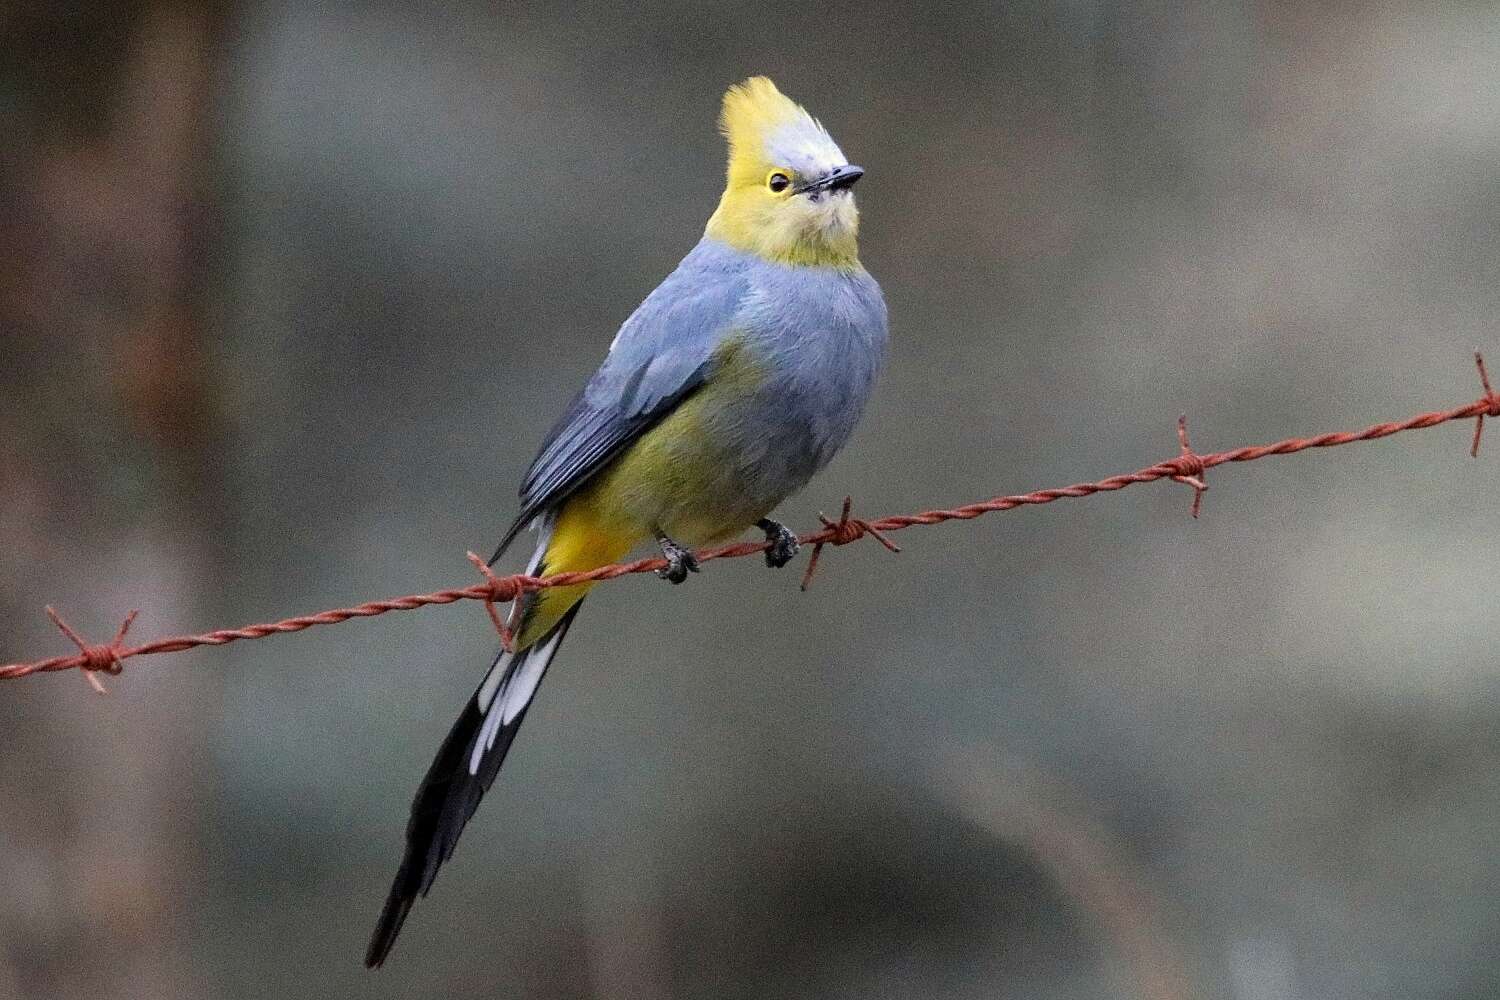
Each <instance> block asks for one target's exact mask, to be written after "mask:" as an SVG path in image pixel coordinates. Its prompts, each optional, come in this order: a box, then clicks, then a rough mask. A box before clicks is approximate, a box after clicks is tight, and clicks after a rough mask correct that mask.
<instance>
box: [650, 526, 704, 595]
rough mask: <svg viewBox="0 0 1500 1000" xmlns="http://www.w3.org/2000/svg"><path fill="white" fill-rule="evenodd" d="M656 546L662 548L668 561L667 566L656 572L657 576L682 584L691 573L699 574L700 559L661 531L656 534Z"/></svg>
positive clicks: (662, 552)
mask: <svg viewBox="0 0 1500 1000" xmlns="http://www.w3.org/2000/svg"><path fill="white" fill-rule="evenodd" d="M656 544H658V545H660V546H661V554H662V555H663V556H665V557H666V560H667V565H666V566H665V567H664V568H662V569H659V570H657V571H656V575H657V576H659V577H661V578H662V579H663V580H671V581H672V582H673V583H681V582H682V581H683V580H686V579H687V576H688V574H689V573H696V572H698V557H697V556H695V555H693V554H692V553H691V552H689V551H688V550H687V549H685V548H683V547H682V546H681V545H678V544H677V543H676V542H674V541H672V539H670V538H668V537H667V536H666V535H664V534H662V533H661V532H660V531H658V532H657V533H656Z"/></svg>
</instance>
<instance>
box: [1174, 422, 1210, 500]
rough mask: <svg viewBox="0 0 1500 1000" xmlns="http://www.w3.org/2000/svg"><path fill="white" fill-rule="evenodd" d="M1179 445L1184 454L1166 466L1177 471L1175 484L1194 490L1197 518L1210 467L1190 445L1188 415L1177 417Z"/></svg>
mask: <svg viewBox="0 0 1500 1000" xmlns="http://www.w3.org/2000/svg"><path fill="white" fill-rule="evenodd" d="M1177 444H1178V445H1179V446H1180V447H1181V448H1182V453H1181V454H1180V455H1178V456H1177V457H1176V458H1174V459H1172V460H1171V461H1170V462H1167V463H1165V464H1166V465H1168V466H1170V467H1171V468H1173V469H1175V470H1176V471H1175V472H1174V473H1173V474H1172V480H1173V482H1178V483H1185V484H1186V485H1188V486H1191V487H1192V488H1193V516H1194V517H1197V516H1198V511H1199V510H1201V509H1202V507H1203V494H1204V493H1206V492H1208V483H1206V482H1204V481H1203V475H1204V473H1205V472H1207V471H1208V466H1207V465H1205V464H1203V458H1202V456H1200V455H1199V454H1198V453H1197V452H1195V451H1193V446H1192V445H1190V444H1188V431H1187V414H1186V413H1183V414H1180V415H1179V416H1178V417H1177Z"/></svg>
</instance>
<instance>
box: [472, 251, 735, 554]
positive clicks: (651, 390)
mask: <svg viewBox="0 0 1500 1000" xmlns="http://www.w3.org/2000/svg"><path fill="white" fill-rule="evenodd" d="M744 290H745V279H744V275H743V272H742V270H741V269H740V268H738V267H735V266H733V261H732V260H727V259H724V257H723V254H722V253H721V252H720V251H719V250H718V249H716V248H714V247H713V246H712V245H706V244H699V246H698V247H697V248H696V249H694V251H693V252H692V253H690V254H688V256H687V257H686V258H684V259H683V261H682V263H681V264H679V265H678V266H677V270H675V271H673V272H672V274H671V275H669V276H668V277H667V279H666V280H665V281H663V282H662V283H661V285H659V286H658V287H657V289H656V290H655V291H654V292H652V293H651V294H650V295H649V296H648V297H647V298H646V301H645V302H642V303H641V305H640V307H639V308H638V309H636V311H635V312H634V313H633V314H632V315H631V317H630V318H629V319H627V320H626V321H625V324H624V325H623V326H621V327H620V332H619V334H618V335H617V336H616V337H615V341H614V343H613V344H611V345H610V350H609V355H608V357H606V358H605V359H604V364H603V365H601V366H600V368H599V370H598V371H597V372H595V373H594V377H593V378H591V379H589V381H588V384H587V385H586V386H584V388H583V391H582V392H580V393H579V394H578V395H577V396H576V397H575V398H574V399H573V402H572V403H571V404H570V405H569V406H568V408H567V410H566V411H564V413H563V415H562V418H561V419H560V420H558V422H557V424H556V425H555V426H554V427H553V428H552V431H551V433H549V434H548V435H547V439H546V440H545V441H544V442H543V443H542V447H541V450H540V451H539V452H538V453H537V456H536V458H535V459H533V460H532V463H531V468H530V469H528V470H527V472H526V478H525V480H524V481H523V482H522V484H521V511H520V513H519V514H517V515H516V519H515V521H514V522H512V523H511V526H510V528H509V529H508V530H507V531H506V532H505V537H504V538H502V539H501V540H500V544H499V546H498V547H497V548H496V549H495V554H494V555H493V556H492V557H491V558H490V562H491V564H493V563H494V562H495V560H497V559H499V558H500V556H501V555H502V554H503V553H504V552H505V550H506V548H508V547H509V546H510V543H511V542H513V541H514V540H515V538H516V536H517V535H518V534H520V533H521V531H522V529H524V528H525V527H526V526H527V525H528V524H530V523H531V522H532V521H533V520H534V519H535V518H536V517H537V516H538V515H540V514H542V513H544V512H546V511H547V510H549V509H551V508H552V507H555V506H556V505H557V504H558V503H560V502H561V501H563V500H564V499H566V498H567V497H568V496H569V495H570V494H571V493H573V491H575V490H576V489H578V488H579V487H580V486H582V485H583V484H584V483H585V482H586V481H587V480H588V479H589V478H590V477H591V476H593V475H594V473H596V472H598V471H599V470H600V469H602V468H603V467H604V466H605V465H607V464H609V461H610V460H611V459H612V458H614V457H615V456H616V455H618V454H619V453H620V452H621V451H623V450H624V449H625V448H626V447H628V446H629V445H630V444H631V443H632V442H633V441H635V440H636V438H638V437H640V436H641V435H642V434H644V433H645V432H646V431H647V430H649V429H650V428H651V427H652V426H654V425H655V424H656V422H657V421H659V420H661V419H662V418H663V417H665V416H666V415H667V414H668V413H670V412H672V409H673V408H674V407H676V405H677V404H678V403H679V402H681V401H682V399H683V398H685V397H686V396H688V395H689V394H691V393H692V392H693V390H695V389H697V388H698V387H699V386H701V385H702V384H703V383H704V382H705V381H707V380H708V379H709V377H710V376H711V374H712V369H713V365H714V352H715V351H716V350H717V348H718V346H719V344H720V343H722V342H723V340H724V338H725V336H726V335H727V334H728V333H729V332H730V331H731V330H732V329H733V324H734V318H735V313H736V311H737V309H738V306H739V302H740V300H741V298H742V297H743V295H744Z"/></svg>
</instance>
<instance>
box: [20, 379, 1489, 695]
mask: <svg viewBox="0 0 1500 1000" xmlns="http://www.w3.org/2000/svg"><path fill="white" fill-rule="evenodd" d="M1474 363H1475V365H1476V366H1477V367H1478V369H1479V381H1480V384H1481V385H1482V386H1483V387H1484V395H1483V396H1482V397H1480V398H1479V399H1477V400H1475V401H1474V402H1471V403H1466V404H1464V405H1462V406H1457V407H1454V408H1452V409H1449V410H1434V411H1432V412H1428V413H1418V414H1417V415H1416V416H1413V417H1408V418H1407V419H1405V420H1402V421H1390V422H1386V423H1379V424H1372V425H1370V426H1369V427H1365V428H1363V429H1361V430H1356V431H1337V432H1332V433H1327V434H1318V435H1316V436H1314V437H1293V438H1286V439H1285V440H1282V441H1274V442H1272V443H1270V444H1261V445H1247V446H1245V447H1242V448H1233V449H1231V450H1229V451H1216V452H1212V453H1210V454H1207V455H1200V454H1198V453H1196V452H1195V451H1193V449H1192V446H1191V445H1190V444H1189V443H1188V434H1187V418H1186V417H1185V416H1184V417H1180V418H1178V421H1177V441H1178V445H1179V447H1180V449H1181V453H1180V454H1179V455H1178V456H1177V457H1176V458H1173V459H1170V460H1168V461H1165V462H1158V463H1157V464H1155V465H1150V466H1147V467H1146V468H1144V469H1137V470H1136V471H1135V472H1126V473H1120V474H1117V475H1113V476H1107V477H1105V478H1104V479H1100V480H1097V481H1095V482H1091V483H1074V484H1073V485H1071V486H1055V487H1051V488H1050V489H1041V490H1035V491H1033V492H1031V493H1018V494H1009V495H1004V496H994V497H990V498H989V499H988V500H979V501H975V502H974V503H968V504H964V505H962V506H960V507H951V508H943V509H936V510H925V511H921V512H919V513H916V514H892V515H889V516H887V517H882V518H880V519H878V520H875V521H866V520H864V519H863V518H857V517H853V516H851V514H850V510H851V508H852V506H853V503H852V501H851V500H850V498H848V497H845V498H844V508H843V512H842V514H841V515H840V517H839V520H838V521H831V520H830V519H829V518H827V517H824V516H823V515H821V514H819V515H818V516H819V518H820V519H821V520H822V522H823V528H822V530H820V531H817V532H814V533H812V534H809V535H802V536H800V537H799V540H800V541H801V542H802V543H803V544H805V545H812V546H813V552H812V556H811V557H810V558H809V559H808V564H807V572H806V573H805V574H804V575H803V578H802V587H803V589H804V590H805V589H807V587H808V585H809V584H810V583H811V581H812V577H813V573H814V572H815V571H816V569H817V565H818V560H819V557H820V556H821V554H822V550H823V546H824V545H848V544H849V543H850V542H854V541H858V540H859V539H861V538H863V537H865V536H866V535H870V536H872V537H874V538H875V539H876V540H877V541H878V542H880V544H882V545H884V546H885V547H886V548H887V549H890V550H891V551H892V552H899V551H900V549H898V548H897V547H896V545H895V544H894V543H892V542H891V540H890V539H889V538H887V537H886V535H885V533H886V532H891V531H900V530H901V529H903V528H914V527H916V526H918V525H933V524H943V523H945V522H948V521H969V520H973V519H974V518H976V517H981V516H983V515H985V514H993V513H997V512H999V511H1003V510H1015V509H1016V508H1018V507H1029V506H1038V505H1041V504H1049V503H1055V502H1056V501H1058V500H1067V499H1075V498H1080V497H1089V496H1094V495H1095V494H1098V493H1111V492H1114V491H1115V490H1123V489H1125V488H1126V487H1127V486H1136V485H1139V484H1141V483H1153V482H1156V481H1157V480H1159V479H1172V480H1175V481H1176V482H1179V483H1184V484H1186V485H1188V486H1191V487H1192V488H1193V491H1194V496H1193V516H1194V517H1197V516H1198V512H1199V507H1200V505H1201V503H1202V498H1203V492H1204V491H1205V490H1207V489H1208V484H1207V483H1206V482H1204V473H1205V472H1206V471H1207V470H1209V469H1212V468H1214V467H1216V466H1220V465H1227V464H1229V463H1230V462H1254V461H1258V460H1259V459H1262V458H1270V457H1271V456H1272V455H1295V454H1297V453H1299V452H1303V451H1310V450H1313V449H1321V448H1334V447H1338V446H1340V445H1346V444H1354V443H1356V442H1359V441H1377V440H1380V439H1381V438H1386V437H1390V436H1391V435H1392V434H1400V433H1403V432H1405V431H1415V430H1422V429H1425V428H1428V427H1436V426H1438V425H1439V424H1446V423H1449V422H1451V421H1455V420H1473V421H1474V422H1475V423H1474V440H1473V443H1472V444H1471V445H1470V448H1469V453H1470V454H1471V455H1474V456H1478V454H1479V441H1480V435H1481V433H1482V431H1483V428H1484V418H1485V417H1487V416H1488V417H1497V418H1500V394H1497V393H1496V392H1495V390H1494V389H1493V387H1492V386H1491V384H1490V376H1489V372H1488V371H1487V370H1486V369H1485V365H1484V358H1483V357H1482V356H1481V355H1480V353H1479V352H1478V351H1476V352H1475V353H1474ZM768 545H769V543H768V542H763V541H757V542H749V541H746V542H736V543H733V544H729V545H721V546H719V547H718V548H712V549H703V550H700V551H698V552H696V553H695V555H697V557H698V558H699V560H700V561H706V560H709V559H732V558H739V557H743V556H748V555H754V554H757V553H761V552H764V551H766V548H767V546H768ZM469 559H470V561H471V562H473V563H474V564H475V565H476V567H478V569H479V571H480V573H481V574H482V575H483V577H484V579H483V581H482V582H480V583H477V584H473V585H471V586H467V587H455V588H451V589H448V590H437V591H433V592H432V593H427V594H409V595H407V596H405V597H392V598H387V599H385V600H376V601H366V602H365V603H363V604H356V605H354V606H353V607H348V608H334V609H332V610H329V611H318V612H314V613H312V614H305V615H297V616H296V617H293V618H284V619H282V620H281V621H277V622H268V623H266V624H263V625H245V626H242V627H240V628H225V629H216V630H215V631H212V632H202V633H199V634H196V635H174V636H168V637H166V638H163V639H156V640H153V641H152V642H148V643H146V644H145V645H142V646H135V647H132V648H128V649H127V648H125V646H124V641H125V634H126V633H127V632H128V631H129V629H130V623H131V622H132V621H134V620H135V615H136V613H135V612H134V611H132V612H131V613H130V615H129V616H128V617H127V618H126V619H125V621H124V623H123V624H121V626H120V629H119V631H118V632H117V633H116V634H115V639H114V641H113V642H111V643H110V644H109V645H107V646H90V645H89V644H88V643H86V642H84V641H83V639H82V637H80V636H79V635H78V634H77V633H76V632H74V631H73V630H72V629H71V628H69V627H68V625H67V624H66V623H65V622H64V621H63V620H62V618H61V617H60V616H59V615H58V614H57V612H56V611H54V610H53V609H52V608H50V607H49V608H48V609H47V614H48V615H49V616H50V617H51V618H52V620H53V622H55V623H56V624H57V627H58V628H59V629H61V630H62V632H63V633H64V634H65V635H66V636H67V637H68V638H69V639H71V640H72V641H73V643H74V645H76V646H77V647H78V652H77V653H75V654H73V655H71V656H54V657H52V658H50V659H46V660H34V661H32V662H29V663H8V664H4V665H0V680H9V679H13V678H16V677H27V676H30V675H31V674H40V673H49V672H52V671H57V670H78V669H81V670H83V671H84V673H85V676H87V677H88V679H89V683H90V684H92V685H93V687H94V689H95V690H96V691H102V690H103V685H102V684H100V683H99V681H98V678H97V676H96V675H97V674H99V673H110V674H118V673H119V672H120V670H121V669H122V668H123V661H124V660H126V659H128V658H130V657H132V656H150V655H154V654H156V653H180V652H183V651H185V650H189V649H195V648H197V647H199V646H224V645H228V644H229V643H231V642H238V641H240V640H241V639H262V638H265V637H266V636H271V635H284V634H286V633H288V632H301V631H303V630H304V629H309V628H313V627H315V626H319V625H336V624H338V623H339V622H346V621H348V620H350V619H351V618H372V617H374V616H376V615H383V614H388V613H389V612H392V611H411V610H414V609H416V608H424V607H428V606H429V605H433V604H453V603H455V602H457V601H483V602H484V603H485V606H486V612H487V613H488V614H489V617H490V621H491V622H492V623H493V624H494V626H495V629H496V631H497V632H499V634H500V639H501V642H503V643H507V644H509V643H510V642H511V641H512V637H511V636H510V633H509V630H508V629H507V628H506V626H505V623H504V622H503V621H502V620H501V617H500V613H499V611H498V610H497V609H496V608H495V605H496V604H498V603H508V602H513V601H515V600H516V598H518V597H520V596H521V595H522V594H523V593H526V592H528V591H534V590H542V589H545V588H547V587H572V586H577V585H579V584H585V583H598V582H600V581H602V580H613V579H616V578H617V577H622V576H628V575H631V574H635V573H650V572H654V571H655V570H658V569H660V568H661V567H663V566H664V565H666V563H665V561H664V560H662V559H660V558H652V559H639V560H636V561H635V562H628V563H612V564H610V565H608V566H600V567H598V568H596V569H591V570H583V571H579V572H574V573H554V574H552V575H550V576H545V577H535V576H530V575H527V574H517V575H514V576H496V575H495V574H494V573H492V572H490V571H489V567H488V566H486V565H483V563H482V561H481V560H480V559H479V557H478V556H476V555H475V554H474V553H472V552H470V553H469Z"/></svg>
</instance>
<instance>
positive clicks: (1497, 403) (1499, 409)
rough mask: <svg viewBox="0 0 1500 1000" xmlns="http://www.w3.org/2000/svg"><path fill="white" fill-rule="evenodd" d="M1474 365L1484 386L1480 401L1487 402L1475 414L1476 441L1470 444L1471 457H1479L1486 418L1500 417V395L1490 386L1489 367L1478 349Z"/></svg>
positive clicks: (1475, 353)
mask: <svg viewBox="0 0 1500 1000" xmlns="http://www.w3.org/2000/svg"><path fill="white" fill-rule="evenodd" d="M1474 365H1475V367H1477V368H1478V369H1479V384H1480V385H1482V386H1483V387H1484V395H1483V396H1481V397H1479V402H1481V403H1484V404H1486V408H1485V409H1483V410H1480V411H1479V412H1478V413H1477V414H1475V415H1474V443H1473V444H1471V445H1469V457H1470V458H1478V457H1479V439H1480V438H1481V437H1482V436H1483V435H1484V418H1485V417H1486V416H1491V417H1500V396H1497V395H1496V394H1495V390H1494V389H1491V388H1490V373H1489V369H1487V368H1485V366H1484V355H1483V354H1481V353H1480V352H1478V351H1475V352H1474Z"/></svg>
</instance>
